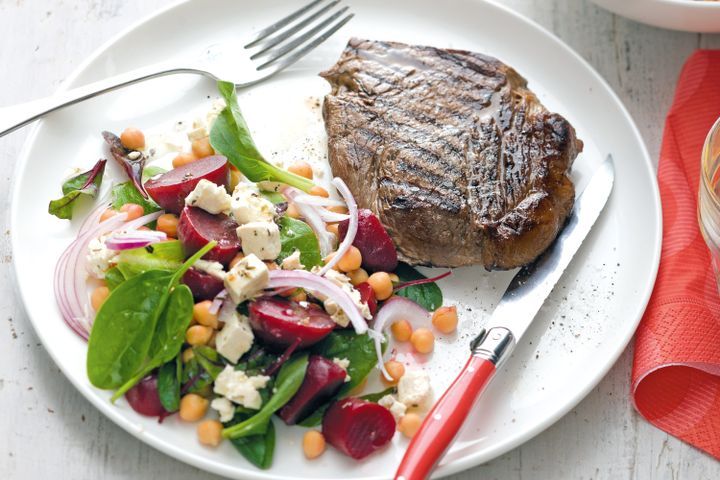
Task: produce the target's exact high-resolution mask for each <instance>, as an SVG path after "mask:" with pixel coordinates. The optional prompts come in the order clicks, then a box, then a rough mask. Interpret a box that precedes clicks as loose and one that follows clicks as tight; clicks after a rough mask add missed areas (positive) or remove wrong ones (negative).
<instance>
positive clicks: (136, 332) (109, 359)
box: [87, 242, 216, 401]
mask: <svg viewBox="0 0 720 480" xmlns="http://www.w3.org/2000/svg"><path fill="white" fill-rule="evenodd" d="M215 244H216V242H210V243H208V244H207V245H205V246H204V247H203V248H202V249H200V251H198V252H197V253H196V254H195V255H193V256H192V257H190V258H189V259H188V260H187V261H186V262H185V263H184V264H183V265H182V266H181V267H180V268H179V269H177V270H176V271H175V272H167V271H163V270H148V271H146V272H144V273H141V274H139V275H136V276H135V277H133V278H131V279H129V280H126V281H125V282H123V283H121V284H120V285H118V286H117V287H116V288H115V289H114V290H113V291H112V292H111V293H110V296H109V297H108V298H107V300H106V301H105V303H103V305H102V307H100V310H99V311H98V312H97V315H96V317H95V323H94V325H93V328H92V331H91V332H90V339H89V340H88V353H87V373H88V378H89V379H90V383H92V384H93V385H94V386H96V387H98V388H102V389H106V390H111V389H112V390H115V389H117V390H116V392H115V394H114V395H113V397H112V399H113V401H114V400H116V399H117V398H119V397H120V396H121V395H122V394H123V393H125V392H126V391H127V390H129V389H130V388H132V386H133V385H135V384H136V383H137V382H138V381H140V380H142V378H143V377H144V376H145V375H147V373H149V372H150V371H151V370H152V369H154V368H157V367H159V366H160V365H161V364H163V363H165V362H168V361H170V360H171V359H173V358H174V357H175V356H176V355H177V354H178V352H179V350H180V347H181V346H182V342H183V339H184V332H185V329H186V328H187V326H188V325H189V323H190V320H191V318H192V307H193V299H192V293H191V292H190V289H189V288H187V286H185V285H179V283H180V278H181V277H182V275H183V274H184V273H185V272H186V271H187V269H188V268H190V266H192V264H193V263H195V261H196V260H197V259H199V258H200V257H202V256H203V255H204V254H205V253H207V252H208V251H209V250H211V249H212V248H213V247H214V246H215Z"/></svg>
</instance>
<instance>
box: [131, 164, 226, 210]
mask: <svg viewBox="0 0 720 480" xmlns="http://www.w3.org/2000/svg"><path fill="white" fill-rule="evenodd" d="M202 179H205V180H209V181H211V182H213V183H214V184H216V185H224V186H225V188H228V187H229V185H230V177H229V170H228V163H227V158H225V157H223V156H221V155H213V156H211V157H205V158H202V159H200V160H196V161H194V162H191V163H188V164H186V165H183V166H181V167H177V168H174V169H172V170H170V171H169V172H166V173H163V174H162V175H160V176H159V177H157V178H154V179H150V180H148V181H147V182H145V191H146V192H147V193H148V194H150V196H151V197H152V198H153V200H155V202H156V203H157V204H158V205H160V207H162V208H163V209H164V210H167V211H168V212H172V213H176V214H179V213H180V212H181V211H182V209H183V207H185V197H187V196H188V194H189V193H190V192H192V191H193V190H195V186H196V185H197V184H198V182H200V180H202Z"/></svg>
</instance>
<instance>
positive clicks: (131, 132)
mask: <svg viewBox="0 0 720 480" xmlns="http://www.w3.org/2000/svg"><path fill="white" fill-rule="evenodd" d="M120 143H122V144H123V147H125V148H127V149H129V150H142V149H143V148H145V135H144V134H143V132H142V131H141V130H140V129H138V128H135V127H128V128H126V129H125V130H123V132H122V133H121V134H120Z"/></svg>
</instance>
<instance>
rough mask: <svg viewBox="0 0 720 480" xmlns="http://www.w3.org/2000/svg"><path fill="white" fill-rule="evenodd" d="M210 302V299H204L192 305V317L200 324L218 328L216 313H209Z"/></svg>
mask: <svg viewBox="0 0 720 480" xmlns="http://www.w3.org/2000/svg"><path fill="white" fill-rule="evenodd" d="M211 305H212V302H211V301H210V300H204V301H202V302H198V303H196V304H195V305H194V306H193V318H194V319H195V320H196V321H197V323H199V324H200V325H204V326H206V327H210V328H213V329H217V328H218V316H217V313H210V306H211Z"/></svg>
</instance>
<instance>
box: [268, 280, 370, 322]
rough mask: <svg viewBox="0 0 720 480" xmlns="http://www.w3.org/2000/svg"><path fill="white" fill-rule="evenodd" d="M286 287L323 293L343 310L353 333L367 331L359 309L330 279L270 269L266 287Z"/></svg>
mask: <svg viewBox="0 0 720 480" xmlns="http://www.w3.org/2000/svg"><path fill="white" fill-rule="evenodd" d="M287 287H295V288H304V289H305V290H308V291H310V292H313V293H317V294H320V295H324V296H325V297H327V298H329V299H331V300H332V301H334V302H335V303H337V305H338V307H340V309H342V311H343V312H345V315H347V316H348V318H349V319H350V322H352V324H353V328H355V333H357V334H358V335H361V334H363V333H365V332H367V331H368V325H367V322H365V319H364V318H363V316H362V315H361V314H360V310H359V309H358V307H357V305H355V302H353V299H352V298H351V297H350V295H348V293H347V292H346V291H345V290H343V289H342V288H340V287H338V286H337V285H335V284H334V283H333V282H331V281H330V280H328V279H326V278H324V277H321V276H319V275H316V274H314V273H310V272H306V271H304V270H271V271H270V282H269V283H268V285H267V287H266V288H268V289H276V288H287Z"/></svg>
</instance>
